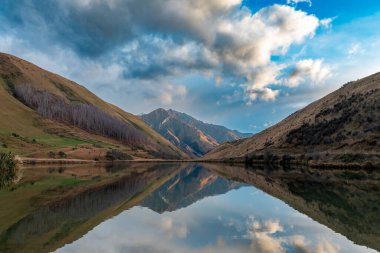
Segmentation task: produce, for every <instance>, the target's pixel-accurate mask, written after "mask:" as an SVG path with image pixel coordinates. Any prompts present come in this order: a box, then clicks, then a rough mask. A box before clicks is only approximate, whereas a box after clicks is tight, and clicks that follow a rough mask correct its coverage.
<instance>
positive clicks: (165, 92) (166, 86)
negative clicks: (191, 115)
mask: <svg viewBox="0 0 380 253" xmlns="http://www.w3.org/2000/svg"><path fill="white" fill-rule="evenodd" d="M158 88H159V89H157V87H152V86H151V85H149V86H147V87H146V88H145V95H144V96H145V99H146V101H148V102H150V103H155V104H161V105H163V106H170V105H172V104H173V101H174V100H178V99H184V98H185V97H186V95H187V88H186V86H184V85H174V84H171V83H162V84H161V85H160V86H159V87H158Z"/></svg>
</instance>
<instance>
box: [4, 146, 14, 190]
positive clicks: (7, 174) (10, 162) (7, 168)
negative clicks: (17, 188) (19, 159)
mask: <svg viewBox="0 0 380 253" xmlns="http://www.w3.org/2000/svg"><path fill="white" fill-rule="evenodd" d="M16 167H17V163H16V159H15V156H14V155H13V154H12V153H0V187H4V186H7V185H9V184H10V183H11V182H12V181H13V180H14V179H15V178H16Z"/></svg>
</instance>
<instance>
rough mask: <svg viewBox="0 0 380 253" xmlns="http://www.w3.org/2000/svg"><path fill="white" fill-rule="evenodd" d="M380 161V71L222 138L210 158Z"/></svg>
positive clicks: (207, 157)
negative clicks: (237, 136) (262, 126)
mask: <svg viewBox="0 0 380 253" xmlns="http://www.w3.org/2000/svg"><path fill="white" fill-rule="evenodd" d="M285 158H286V159H293V158H294V159H301V160H304V159H306V160H313V161H322V162H323V161H327V162H329V161H333V162H344V163H347V162H349V163H364V162H367V163H368V162H371V163H373V162H374V163H379V161H380V73H377V74H374V75H371V76H368V77H366V78H363V79H360V80H357V81H355V82H349V83H347V84H345V85H343V86H342V87H341V88H339V89H338V90H336V91H334V92H332V93H330V94H329V95H327V96H325V97H323V98H321V99H319V100H318V101H316V102H314V103H311V104H310V105H308V106H306V107H305V108H303V109H301V110H299V111H297V112H295V113H293V114H292V115H290V116H289V117H287V118H286V119H284V120H283V121H281V122H280V123H278V124H276V125H274V126H272V127H270V128H268V129H266V130H264V131H262V132H260V133H258V134H256V135H254V136H252V137H250V138H247V139H244V140H238V141H234V142H229V143H225V144H222V145H220V146H218V147H216V148H215V149H213V150H212V151H211V152H209V153H208V154H206V156H205V157H204V159H209V160H213V159H215V160H221V159H222V160H226V159H227V160H245V161H254V160H263V159H264V160H266V159H267V160H268V159H269V160H276V159H285Z"/></svg>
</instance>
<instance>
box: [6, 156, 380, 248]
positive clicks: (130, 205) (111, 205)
mask: <svg viewBox="0 0 380 253" xmlns="http://www.w3.org/2000/svg"><path fill="white" fill-rule="evenodd" d="M22 174H23V178H22V179H21V180H20V182H18V184H16V185H13V186H11V187H10V188H8V189H3V190H1V191H0V204H1V209H0V218H1V225H0V252H51V251H55V250H56V251H57V252H132V253H134V252H136V253H139V252H185V253H186V252H265V253H271V252H273V253H277V252H278V253H280V252H300V253H301V252H310V253H314V252H315V253H319V252H326V253H334V252H376V250H380V243H379V242H380V230H379V229H380V217H379V215H378V212H379V210H380V206H379V205H380V188H379V182H380V175H379V173H377V172H374V171H372V172H371V171H349V172H348V171H345V172H343V171H336V170H329V171H318V170H313V169H310V168H294V169H287V170H284V169H280V168H279V169H273V168H272V169H269V168H265V167H264V168H245V167H239V166H227V165H220V164H163V163H160V164H154V163H148V164H144V163H135V164H132V163H131V164H118V165H105V166H100V165H97V166H95V167H86V166H79V167H60V168H58V167H50V168H25V169H23V172H22ZM21 201H22V202H21ZM4 207H7V208H4ZM12 209H14V210H12ZM334 231H335V232H334ZM359 245H362V246H359ZM367 247H369V248H367Z"/></svg>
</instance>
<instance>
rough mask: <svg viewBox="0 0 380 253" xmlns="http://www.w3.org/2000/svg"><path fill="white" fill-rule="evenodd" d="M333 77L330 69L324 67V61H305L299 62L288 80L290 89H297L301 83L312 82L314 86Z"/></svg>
mask: <svg viewBox="0 0 380 253" xmlns="http://www.w3.org/2000/svg"><path fill="white" fill-rule="evenodd" d="M329 77H331V70H330V67H328V66H324V65H323V60H322V59H317V60H313V59H305V60H301V61H299V62H297V63H296V64H295V67H294V69H293V71H292V72H291V73H290V75H289V77H288V79H287V85H288V86H289V87H296V86H298V85H299V84H300V83H301V82H304V81H307V80H309V81H311V82H312V83H314V84H318V83H321V82H323V81H325V80H326V79H328V78H329Z"/></svg>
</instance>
